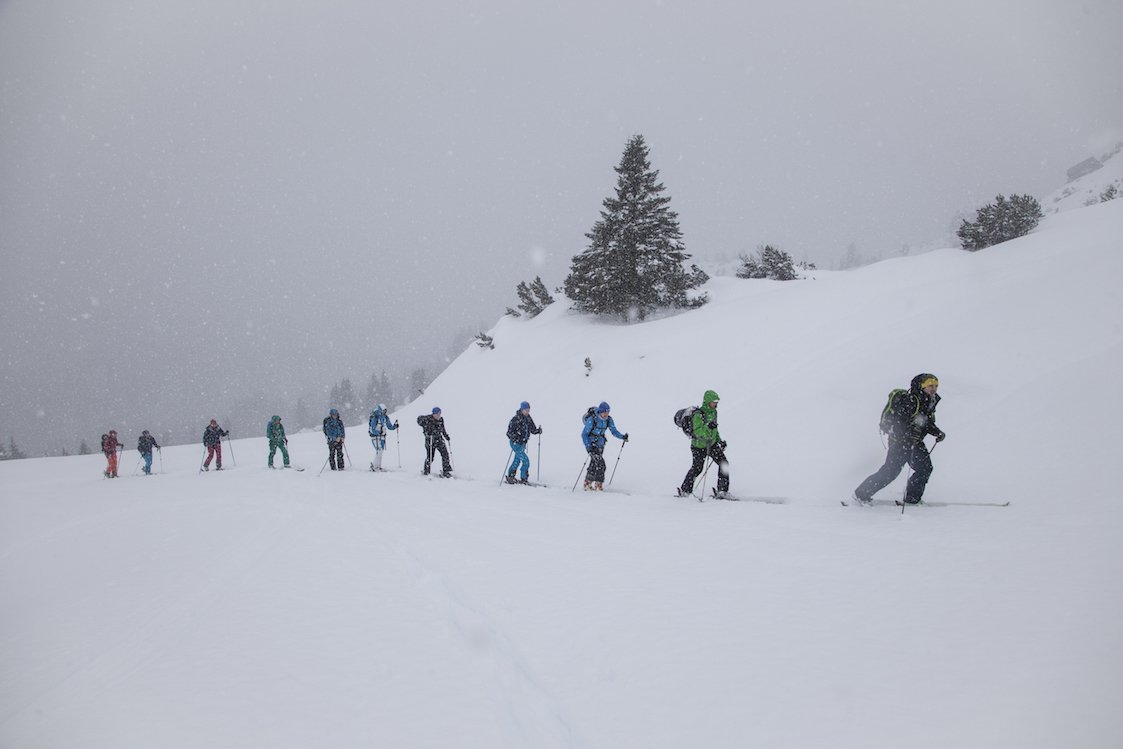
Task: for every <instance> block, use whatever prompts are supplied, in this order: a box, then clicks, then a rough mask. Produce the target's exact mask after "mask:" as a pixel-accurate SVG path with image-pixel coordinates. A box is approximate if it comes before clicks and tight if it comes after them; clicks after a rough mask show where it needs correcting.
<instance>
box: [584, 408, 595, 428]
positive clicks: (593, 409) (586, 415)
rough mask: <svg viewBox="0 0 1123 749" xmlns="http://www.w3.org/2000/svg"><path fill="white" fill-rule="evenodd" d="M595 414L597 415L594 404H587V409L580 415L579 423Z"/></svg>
mask: <svg viewBox="0 0 1123 749" xmlns="http://www.w3.org/2000/svg"><path fill="white" fill-rule="evenodd" d="M596 415H597V407H596V406H589V409H588V410H587V411H585V414H584V415H583V416H582V417H581V423H582V424H584V423H585V422H586V421H588V420H589V419H591V418H593V417H594V416H596Z"/></svg>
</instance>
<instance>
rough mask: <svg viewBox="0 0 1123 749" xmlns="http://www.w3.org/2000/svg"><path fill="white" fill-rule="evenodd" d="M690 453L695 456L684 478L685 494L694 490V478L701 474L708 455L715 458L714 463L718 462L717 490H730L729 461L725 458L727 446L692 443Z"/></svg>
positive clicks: (683, 491)
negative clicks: (694, 444) (696, 444)
mask: <svg viewBox="0 0 1123 749" xmlns="http://www.w3.org/2000/svg"><path fill="white" fill-rule="evenodd" d="M690 455H691V456H692V457H693V458H694V462H693V463H691V465H690V470H689V471H687V472H686V478H684V479H683V480H682V493H683V494H690V493H691V492H693V491H694V479H696V478H698V476H699V475H701V473H702V469H703V468H704V467H705V465H706V458H707V457H710V458H713V459H714V463H717V490H718V491H719V492H727V491H729V461H727V460H726V459H725V448H723V447H721V446H720V445H710V446H709V448H705V447H694V446H693V445H691V446H690Z"/></svg>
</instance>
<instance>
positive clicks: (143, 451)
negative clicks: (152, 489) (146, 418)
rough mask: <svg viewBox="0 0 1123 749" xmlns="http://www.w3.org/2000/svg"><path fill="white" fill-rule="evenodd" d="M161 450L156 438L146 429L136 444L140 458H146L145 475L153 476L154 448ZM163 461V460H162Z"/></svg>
mask: <svg viewBox="0 0 1123 749" xmlns="http://www.w3.org/2000/svg"><path fill="white" fill-rule="evenodd" d="M154 447H155V448H156V449H157V450H159V449H160V445H159V443H157V442H156V438H155V437H153V436H152V435H151V434H149V433H148V430H147V429H145V430H144V431H143V432H141V433H140V439H139V440H137V442H136V451H137V452H138V453H140V457H142V458H144V475H145V476H151V475H152V448H154ZM161 460H163V458H161Z"/></svg>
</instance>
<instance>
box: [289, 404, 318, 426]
mask: <svg viewBox="0 0 1123 749" xmlns="http://www.w3.org/2000/svg"><path fill="white" fill-rule="evenodd" d="M293 419H294V420H295V421H296V428H297V429H308V428H309V427H311V426H313V425H314V424H315V419H314V417H313V416H312V414H311V412H309V410H308V404H307V403H306V402H305V400H304V399H303V398H297V399H296V414H295V415H294V416H293Z"/></svg>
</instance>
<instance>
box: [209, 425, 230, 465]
mask: <svg viewBox="0 0 1123 749" xmlns="http://www.w3.org/2000/svg"><path fill="white" fill-rule="evenodd" d="M228 434H230V432H228V431H226V430H225V429H223V428H222V427H220V426H219V425H218V422H217V421H215V420H214V419H211V423H210V424H208V425H207V428H206V429H204V430H203V445H204V446H205V447H206V448H207V459H206V460H204V461H203V470H204V471H209V470H211V458H214V459H215V461H214V469H215V470H216V471H221V470H222V438H223V437H225V436H226V435H228Z"/></svg>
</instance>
